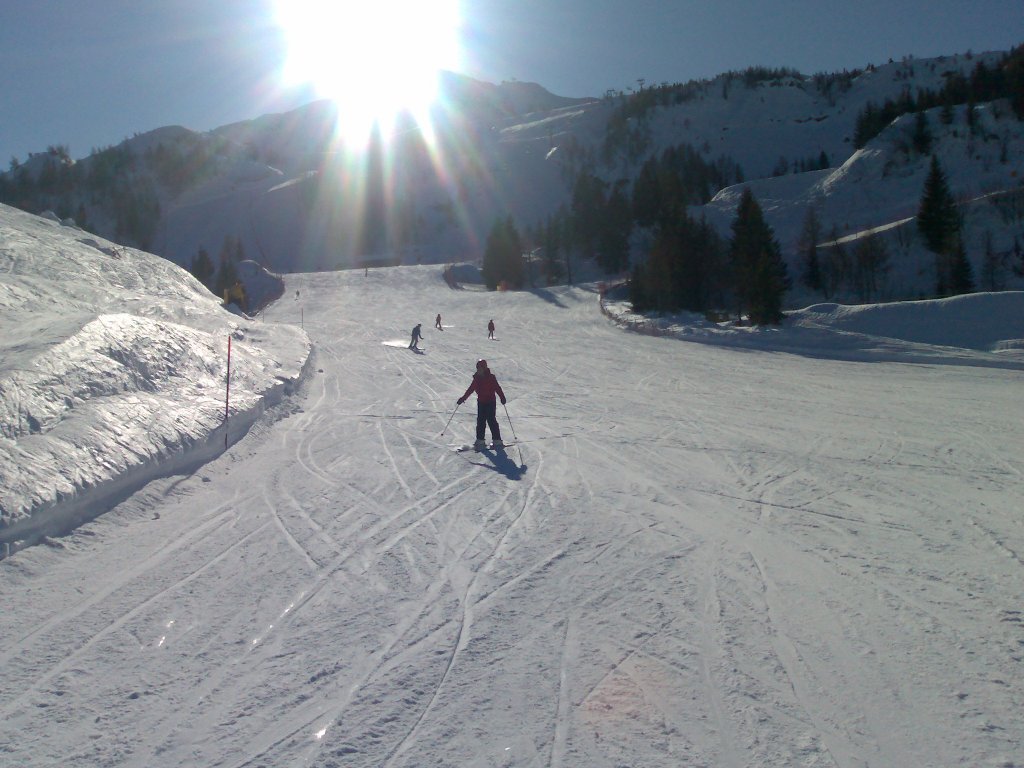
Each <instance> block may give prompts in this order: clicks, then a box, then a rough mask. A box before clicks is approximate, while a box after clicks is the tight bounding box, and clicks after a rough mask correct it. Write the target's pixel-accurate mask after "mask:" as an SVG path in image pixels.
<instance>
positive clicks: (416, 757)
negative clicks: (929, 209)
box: [0, 223, 1024, 768]
mask: <svg viewBox="0 0 1024 768" xmlns="http://www.w3.org/2000/svg"><path fill="white" fill-rule="evenodd" d="M20 228H21V227H19V229H20ZM54 231H55V229H54V228H52V227H50V225H48V224H43V223H40V224H39V225H38V228H37V227H36V226H35V225H33V227H31V228H29V229H28V235H31V236H33V237H35V238H36V242H38V243H39V244H40V245H41V246H45V245H46V244H47V243H48V242H52V240H51V238H52V237H53V236H54V235H53V233H54ZM28 235H26V236H28ZM67 252H68V253H69V254H71V255H72V256H74V251H73V249H72V248H68V249H67ZM75 258H77V256H75ZM99 258H109V257H106V256H102V255H100V256H99ZM100 263H103V262H100ZM288 280H289V282H288V290H287V292H286V298H285V299H284V300H282V301H280V302H278V303H277V304H275V305H274V306H272V307H270V308H269V310H268V311H267V313H266V315H265V319H264V323H265V324H264V325H262V326H260V327H261V328H262V332H263V333H265V334H267V336H268V337H270V336H273V335H274V334H275V333H277V332H278V329H277V323H285V324H290V323H293V322H296V321H298V320H299V318H304V327H305V329H306V332H307V333H308V334H309V336H310V338H311V340H312V342H313V345H314V351H313V357H312V361H313V364H312V365H311V371H310V375H309V376H307V377H305V378H303V380H302V382H301V384H300V387H299V389H298V391H297V392H296V393H295V395H294V397H292V398H289V399H288V400H287V401H286V402H284V403H282V405H281V406H279V407H277V408H275V409H272V410H271V411H269V412H268V413H267V414H266V415H265V417H264V418H262V419H260V420H259V421H258V423H257V425H256V428H254V429H252V430H250V432H249V433H248V434H247V435H246V436H245V437H244V438H243V439H242V440H240V441H239V442H237V443H235V444H234V445H232V446H231V447H230V448H229V449H228V450H227V451H223V452H220V453H219V454H218V455H217V456H216V457H215V458H214V459H213V460H211V461H210V462H209V463H208V464H206V465H205V466H203V467H201V468H200V469H198V470H197V471H195V472H193V473H191V474H186V475H182V476H177V477H167V478H159V479H157V480H155V481H153V482H152V483H150V484H149V485H147V486H146V487H145V488H144V489H143V490H142V491H140V492H138V493H136V494H133V495H132V496H131V497H129V498H127V499H125V500H124V501H123V502H122V503H121V504H119V505H117V506H116V507H115V508H114V509H112V510H110V511H109V512H108V513H107V514H104V515H102V516H99V517H98V518H97V519H95V520H94V521H92V522H90V523H88V524H86V525H84V526H82V527H81V528H79V529H78V530H76V531H75V532H74V533H73V534H71V535H68V536H65V537H62V538H59V539H51V540H48V541H47V544H48V545H49V546H37V547H31V548H27V549H24V550H22V551H20V552H17V553H15V554H14V555H13V556H11V557H8V558H7V559H5V560H3V561H0V605H2V606H3V613H2V615H3V620H2V621H0V670H2V674H0V762H2V763H4V764H5V765H7V764H9V765H12V766H15V765H16V766H19V768H37V767H38V768H42V766H53V765H60V766H63V767H65V768H95V766H114V765H117V766H126V767H128V766H140V767H141V766H146V768H171V767H172V766H173V767H174V768H177V767H178V766H182V765H197V766H212V765H222V766H235V767H236V768H241V767H242V766H275V767H277V766H281V767H283V768H299V766H316V767H317V768H340V766H346V767H353V768H364V767H365V768H370V767H373V768H379V767H380V766H391V767H392V768H400V767H404V766H409V767H411V766H424V765H439V766H442V765H443V766H480V767H481V768H483V767H484V766H488V767H489V766H588V767H592V768H613V767H617V766H623V765H630V766H645V767H647V768H662V767H663V768H678V767H679V766H689V765H694V766H698V765H700V766H730V767H737V768H738V766H758V768H793V767H794V766H806V767H808V768H810V767H811V766H814V767H815V768H852V767H853V766H972V768H973V766H1001V767H1005V766H1010V765H1014V766H1016V765H1018V764H1020V762H1021V760H1020V756H1021V755H1022V754H1024V722H1022V720H1021V718H1020V712H1021V711H1022V710H1024V690H1022V688H1021V686H1020V685H1018V684H1017V681H1018V680H1019V677H1020V670H1021V665H1022V663H1024V661H1022V649H1024V615H1022V612H1021V611H1022V608H1021V606H1022V605H1024V529H1022V525H1021V517H1020V510H1021V509H1022V508H1024V484H1022V482H1021V478H1022V473H1024V465H1022V463H1021V456H1024V416H1022V410H1021V408H1020V386H1021V381H1020V377H1021V373H1022V371H1024V366H1022V362H1024V361H1022V359H1021V356H1020V355H1021V352H1020V349H1019V346H1020V344H1019V341H1020V339H1021V338H1022V337H1024V333H1022V329H1021V318H1022V317H1024V294H1021V293H1008V294H978V295H975V296H970V297H962V298H960V299H956V300H944V301H936V302H923V303H921V302H913V303H907V304H899V305H892V306H878V307H863V308H856V309H854V308H842V307H838V306H831V307H830V306H823V305H819V306H816V307H810V308H808V309H806V310H805V311H803V312H800V313H796V314H795V315H793V316H792V317H791V318H789V319H788V320H787V322H786V323H784V324H783V325H782V326H781V327H779V328H771V329H749V328H747V329H730V328H728V327H723V328H717V327H716V328H717V330H716V329H715V328H704V329H703V331H704V333H703V336H701V335H699V334H695V335H694V336H695V337H697V338H702V340H703V341H704V343H700V344H694V343H687V342H685V341H680V340H679V339H677V338H656V337H649V336H643V335H639V334H634V333H629V332H627V331H626V330H624V329H623V328H620V327H618V326H616V325H615V324H613V323H612V322H610V321H609V320H607V319H606V318H605V317H604V316H603V315H602V314H601V313H600V310H599V301H598V295H597V293H596V290H595V288H594V286H591V285H587V286H583V287H577V288H552V289H546V290H540V291H537V292H533V293H531V292H518V293H517V292H506V293H503V292H493V293H488V292H485V291H477V290H451V289H450V288H449V287H448V286H447V285H446V284H445V282H444V280H443V279H442V275H441V269H440V268H438V267H426V266H424V267H399V268H392V269H371V270H369V272H368V273H365V274H364V272H363V271H361V270H360V271H351V270H350V271H346V272H340V273H325V274H305V275H294V276H290V277H289V279H288ZM75 287H76V284H75V283H72V284H71V286H70V289H74V288H75ZM185 287H186V288H187V284H186V286H185ZM70 289H69V290H70ZM78 290H85V288H84V287H81V286H79V287H78ZM169 290H170V289H168V291H169ZM296 291H298V293H297V294H296ZM138 293H139V294H140V295H142V291H141V290H140V291H138ZM189 306H192V305H189ZM39 313H40V314H43V315H49V314H50V312H49V310H48V309H47V310H45V311H43V310H40V312H39ZM437 313H441V315H442V318H443V323H444V325H445V329H444V330H443V331H437V330H432V329H431V326H432V323H431V320H432V318H434V316H435V315H436V314H437ZM200 314H201V316H202V317H204V318H205V317H207V314H206V313H200ZM491 318H493V319H494V320H495V324H496V326H497V333H496V336H497V340H495V341H489V340H488V339H487V333H486V324H487V321H488V320H489V319H491ZM229 320H232V321H234V319H233V318H229ZM678 320H679V326H678V327H676V328H668V327H666V328H663V329H662V330H663V331H666V332H669V333H672V334H676V335H683V334H685V332H686V330H687V329H688V328H693V329H694V330H698V331H699V330H701V328H700V327H699V326H698V325H697V324H696V323H693V321H692V320H691V321H690V322H689V323H687V322H686V321H685V319H684V318H679V319H678ZM967 321H970V324H965V323H966V322H967ZM417 322H422V323H423V325H424V328H425V329H426V331H425V335H426V339H425V341H424V343H423V345H422V346H423V347H424V353H423V354H414V353H413V352H411V351H409V350H407V349H406V348H405V347H406V344H407V343H408V332H409V328H410V327H411V326H412V325H413V324H414V323H417ZM5 330H6V328H5ZM249 332H250V331H246V333H247V334H248V333H249ZM287 332H288V333H290V331H287ZM718 332H720V333H721V334H722V335H721V336H720V337H717V338H716V336H715V333H718ZM739 334H742V335H743V336H744V338H743V339H742V346H737V345H736V343H735V336H736V335H739ZM218 335H219V334H218ZM851 339H852V340H853V343H850V340H851ZM1014 339H1016V340H1017V344H1016V346H1017V347H1018V349H1017V350H1016V351H1014V350H1013V349H1011V348H1010V347H1012V346H1014V344H1013V343H1011V342H1013V340H1014ZM720 342H721V343H720ZM25 343H26V344H27V343H30V342H25ZM195 343H196V344H198V348H197V349H196V352H195V354H196V355H198V356H200V357H204V356H206V355H207V354H208V352H207V350H208V349H209V345H208V343H207V342H206V341H205V340H203V339H202V338H200V339H198V340H196V341H195ZM949 345H963V346H958V347H951V346H949ZM240 346H241V345H240ZM60 349H61V351H62V352H63V355H62V357H63V359H65V360H72V359H75V358H73V356H72V355H71V354H70V351H69V347H67V346H65V347H61V348H60ZM136 349H137V348H136ZM26 351H27V350H26ZM55 354H56V352H54V353H52V354H51V357H52V356H53V355H55ZM253 354H255V352H254V353H253ZM31 357H33V355H29V358H31ZM186 357H187V356H185V355H182V356H180V357H179V359H182V360H184V359H185V358H186ZM270 357H271V358H273V357H274V355H273V354H271V355H270ZM480 357H485V358H487V359H488V361H489V363H490V367H491V369H492V370H493V371H494V372H495V373H496V375H497V376H498V378H499V381H500V382H501V384H502V386H503V388H504V391H505V394H506V395H507V398H508V402H507V409H506V408H501V407H499V419H500V423H501V429H502V435H503V437H505V438H506V439H509V438H512V437H513V436H515V437H517V438H518V439H519V440H520V443H519V444H518V445H514V446H511V447H510V448H509V449H507V450H506V451H504V452H498V451H487V452H484V453H480V454H476V453H472V452H470V453H455V452H454V451H452V450H451V449H450V447H449V446H450V445H452V444H461V443H464V442H467V441H469V440H471V439H472V436H473V427H474V421H475V414H474V412H473V403H472V402H469V403H466V404H465V405H463V406H461V408H459V409H457V410H456V398H457V397H459V395H461V394H462V392H463V391H464V389H465V387H466V386H467V384H468V383H469V377H470V373H471V372H472V370H473V368H474V361H475V360H476V359H477V358H480ZM3 359H4V360H6V359H7V357H6V356H4V358H3ZM278 359H279V360H280V361H281V362H282V363H283V364H287V361H288V360H289V359H291V358H284V357H282V358H278ZM142 360H143V357H140V358H139V363H136V364H135V367H136V368H141V361H142ZM915 361H917V362H915ZM921 362H926V364H920V363H921ZM183 365H184V363H183ZM194 372H198V374H199V375H203V371H202V370H201V369H200V370H198V371H197V369H196V368H195V367H192V366H187V365H186V367H184V368H183V370H182V374H183V376H190V375H192V374H193V373H194ZM4 375H5V376H8V377H9V375H10V374H8V372H7V371H4ZM217 378H218V377H216V376H214V377H213V380H214V381H215V382H216V383H217V384H218V385H219V383H220V382H219V381H217ZM7 380H8V379H5V381H7ZM211 386H212V384H211ZM55 389H56V384H55V383H53V382H51V383H48V384H45V385H44V384H43V383H37V385H36V389H35V392H36V396H38V397H41V398H42V397H45V396H46V393H48V392H52V391H55ZM56 391H60V390H59V389H56ZM145 396H148V392H144V391H143V392H137V393H135V394H134V395H133V396H131V397H125V398H122V399H121V402H120V408H119V409H118V410H117V415H118V416H119V417H120V418H119V419H118V420H117V423H118V424H120V423H124V422H130V421H132V419H133V418H134V416H135V414H136V413H137V412H138V411H137V408H138V406H137V399H138V398H143V397H145ZM189 401H191V402H192V403H197V402H198V403H200V404H201V403H203V402H205V400H204V393H203V392H202V391H200V390H196V389H194V388H189V387H188V386H187V383H186V382H182V386H181V391H180V392H179V393H178V395H177V396H176V397H175V398H174V403H173V404H170V405H171V407H173V408H176V409H184V408H185V407H186V406H185V403H187V402H189ZM80 413H81V421H82V422H83V423H87V424H90V425H91V426H92V427H93V428H94V429H96V430H97V431H99V430H103V431H104V432H105V434H107V435H108V437H109V439H110V441H112V442H113V441H118V440H122V441H124V442H129V443H130V444H131V445H137V446H138V447H139V451H138V452H139V453H140V454H142V453H144V452H145V450H146V446H148V445H149V443H148V442H145V439H146V435H145V434H143V433H142V432H141V431H137V430H135V431H131V432H124V431H119V429H120V427H119V426H115V424H114V423H112V422H111V421H110V420H106V419H101V418H99V416H98V414H97V413H96V412H95V411H80ZM61 455H62V456H63V455H64V454H61ZM68 461H70V459H68ZM64 466H66V467H69V468H70V467H71V466H72V465H71V464H70V463H69V464H66V465H64Z"/></svg>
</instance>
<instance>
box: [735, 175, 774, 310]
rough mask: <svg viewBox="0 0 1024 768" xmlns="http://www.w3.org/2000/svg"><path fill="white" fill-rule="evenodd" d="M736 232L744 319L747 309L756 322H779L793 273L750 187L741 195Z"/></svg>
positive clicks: (739, 306) (737, 288)
mask: <svg viewBox="0 0 1024 768" xmlns="http://www.w3.org/2000/svg"><path fill="white" fill-rule="evenodd" d="M732 233H733V235H732V242H731V246H730V250H729V255H730V260H731V262H732V267H733V280H734V290H735V298H736V302H737V311H738V314H739V315H740V317H741V318H742V316H743V313H744V310H746V311H747V313H748V314H749V316H750V321H751V322H752V323H754V324H756V325H765V324H768V323H773V324H778V323H779V322H781V321H782V299H783V296H784V295H785V293H786V289H787V288H789V276H788V275H787V271H786V263H785V262H784V261H783V260H782V251H781V249H780V248H779V244H778V242H777V241H776V240H775V233H774V232H773V231H772V228H771V227H770V226H768V224H767V222H765V220H764V214H763V212H762V211H761V206H760V205H758V203H757V200H755V199H754V194H753V193H752V192H751V191H750V190H749V189H746V190H744V191H743V196H742V197H741V198H740V204H739V208H738V209H737V211H736V219H735V220H734V221H733V225H732Z"/></svg>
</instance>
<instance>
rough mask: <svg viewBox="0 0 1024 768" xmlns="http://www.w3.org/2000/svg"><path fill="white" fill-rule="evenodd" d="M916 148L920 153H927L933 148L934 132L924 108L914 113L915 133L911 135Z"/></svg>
mask: <svg viewBox="0 0 1024 768" xmlns="http://www.w3.org/2000/svg"><path fill="white" fill-rule="evenodd" d="M911 141H912V142H913V144H914V149H915V150H916V151H917V153H918V154H920V155H927V154H928V153H929V152H930V151H931V148H932V132H931V129H930V128H929V127H928V115H926V114H925V112H924V110H921V111H920V112H917V113H916V114H915V115H914V133H913V135H912V136H911Z"/></svg>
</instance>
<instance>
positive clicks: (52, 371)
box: [0, 206, 309, 543]
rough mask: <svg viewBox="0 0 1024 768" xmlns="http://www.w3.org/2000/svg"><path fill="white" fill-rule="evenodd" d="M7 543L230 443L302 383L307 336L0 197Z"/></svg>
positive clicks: (3, 524)
mask: <svg viewBox="0 0 1024 768" xmlns="http://www.w3.org/2000/svg"><path fill="white" fill-rule="evenodd" d="M0 328H2V329H3V333H2V340H0V353H2V356H3V360H4V363H3V368H2V369H0V424H2V427H0V429H2V433H0V434H2V438H3V439H2V441H0V542H2V543H11V542H14V541H17V540H21V539H32V538H34V537H37V536H38V535H40V534H42V533H46V532H51V533H52V532H56V531H59V530H62V529H64V528H66V527H67V526H68V525H69V524H70V523H71V522H72V521H73V520H75V519H76V518H79V517H81V516H82V515H83V511H84V510H86V509H94V508H102V506H103V505H102V500H103V499H104V498H105V497H110V496H112V495H116V494H119V493H123V492H124V491H125V490H126V489H131V488H134V487H138V486H139V485H141V484H142V483H144V482H145V481H147V480H149V479H152V477H154V476H156V475H157V474H159V473H162V472H166V471H170V470H172V469H180V468H181V467H182V466H184V465H185V464H188V463H196V462H198V461H201V460H203V459H204V458H208V457H209V455H210V451H211V448H213V447H215V446H216V444H217V442H218V440H219V444H220V445H221V447H223V445H224V440H225V437H224V427H223V421H224V416H225V374H226V364H227V360H226V352H227V338H228V336H229V335H230V336H231V337H232V341H233V348H232V365H231V368H232V371H231V402H230V410H229V429H230V434H229V435H228V440H229V442H230V441H231V440H234V439H237V438H238V436H239V435H241V434H243V433H244V432H245V430H246V429H247V427H248V425H249V424H251V423H252V421H253V420H254V419H255V418H256V416H257V415H258V414H259V413H260V412H261V411H262V410H263V408H265V407H266V405H267V404H268V403H271V402H275V401H276V400H278V399H279V398H280V397H281V394H282V392H283V391H284V390H285V389H286V388H287V387H289V386H291V385H292V384H294V383H295V381H297V379H298V377H299V376H300V374H301V371H302V368H303V365H304V364H305V361H306V359H307V357H308V351H309V341H308V339H307V338H306V337H305V334H303V333H302V332H301V331H299V330H298V329H295V328H292V327H290V326H276V327H273V328H268V327H266V326H263V325H259V324H255V323H253V322H252V321H249V320H248V319H246V318H244V317H238V316H236V315H232V314H230V313H228V312H226V311H224V310H223V309H222V308H221V307H220V305H219V303H218V302H217V301H216V299H215V298H214V297H213V296H212V295H210V293H209V292H208V291H206V290H205V289H204V288H203V287H202V286H200V285H199V283H198V282H197V281H195V279H194V278H192V276H191V275H189V274H188V273H187V272H185V271H184V270H182V269H180V268H178V267H176V266H174V265H173V264H171V263H170V262H167V261H166V260H164V259H161V258H159V257H156V256H153V255H151V254H147V253H144V252H140V251H135V250H133V249H129V248H123V247H121V246H116V245H114V244H113V243H108V242H106V241H102V240H98V239H96V238H94V237H93V236H86V235H84V234H83V233H82V232H81V231H79V230H77V229H75V228H70V227H62V226H61V225H59V224H57V223H54V222H52V221H49V220H47V219H43V218H40V217H35V216H30V215H28V214H24V213H21V212H18V211H15V210H13V209H11V208H8V207H6V206H0Z"/></svg>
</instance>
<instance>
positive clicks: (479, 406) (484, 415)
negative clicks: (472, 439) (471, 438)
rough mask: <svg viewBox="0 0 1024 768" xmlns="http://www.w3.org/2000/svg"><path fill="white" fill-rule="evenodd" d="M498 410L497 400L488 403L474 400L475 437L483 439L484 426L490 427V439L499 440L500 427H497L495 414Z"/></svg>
mask: <svg viewBox="0 0 1024 768" xmlns="http://www.w3.org/2000/svg"><path fill="white" fill-rule="evenodd" d="M497 410H498V403H497V401H493V400H492V401H491V402H489V403H481V402H480V401H479V400H477V402H476V439H477V440H483V439H484V427H485V426H488V427H490V428H491V440H501V429H500V428H499V427H498V419H497V417H496V416H495V414H496V413H497Z"/></svg>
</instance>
